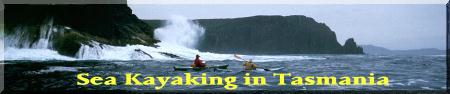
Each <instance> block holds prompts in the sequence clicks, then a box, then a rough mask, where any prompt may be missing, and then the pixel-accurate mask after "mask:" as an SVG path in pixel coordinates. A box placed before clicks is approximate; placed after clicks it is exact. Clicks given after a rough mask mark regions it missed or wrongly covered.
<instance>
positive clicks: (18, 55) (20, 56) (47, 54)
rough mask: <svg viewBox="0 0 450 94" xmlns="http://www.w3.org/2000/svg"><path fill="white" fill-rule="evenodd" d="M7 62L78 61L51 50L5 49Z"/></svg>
mask: <svg viewBox="0 0 450 94" xmlns="http://www.w3.org/2000/svg"><path fill="white" fill-rule="evenodd" d="M4 56H5V60H76V59H75V58H71V57H67V56H63V55H60V54H58V52H56V51H54V50H50V49H19V48H11V47H6V48H5V54H4Z"/></svg>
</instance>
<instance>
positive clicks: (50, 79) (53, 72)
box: [4, 55, 447, 90]
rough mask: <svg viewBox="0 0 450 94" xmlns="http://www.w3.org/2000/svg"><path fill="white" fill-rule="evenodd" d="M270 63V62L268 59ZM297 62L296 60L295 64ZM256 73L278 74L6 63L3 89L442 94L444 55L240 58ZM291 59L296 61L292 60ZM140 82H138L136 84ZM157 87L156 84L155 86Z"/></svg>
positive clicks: (165, 64)
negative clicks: (366, 79) (171, 81)
mask: <svg viewBox="0 0 450 94" xmlns="http://www.w3.org/2000/svg"><path fill="white" fill-rule="evenodd" d="M271 57H274V58H271ZM299 57H302V59H298V58H299ZM245 58H247V59H248V58H252V59H254V60H255V62H254V63H256V64H257V65H258V66H259V67H262V68H279V67H284V68H283V69H281V70H276V71H243V68H242V64H243V63H242V61H239V60H233V59H224V60H206V62H207V64H208V65H222V64H229V67H228V69H226V70H203V71H174V70H173V67H174V66H188V65H189V64H190V63H192V61H193V60H190V59H186V60H184V59H182V60H122V61H119V60H6V61H4V65H5V70H4V71H5V74H4V77H5V89H7V90H154V87H155V86H127V85H124V82H125V73H140V74H142V75H141V76H172V77H173V76H184V73H186V72H190V73H192V75H194V76H200V75H201V73H207V75H208V76H221V77H226V76H237V82H236V84H238V85H239V87H238V88H237V90H444V89H446V75H447V74H446V71H447V68H446V57H445V55H427V56H406V55H405V56H398V55H397V56H396V55H281V56H280V55H276V56H269V55H266V56H246V57H245ZM293 58H297V59H293ZM78 73H89V74H90V75H91V77H92V76H101V77H103V78H106V77H107V76H114V77H116V78H117V82H118V85H117V86H105V85H99V86H93V85H87V86H77V85H76V82H77V78H76V75H77V74H78ZM245 73H250V75H252V76H265V77H266V79H267V83H268V84H269V85H266V86H246V85H243V80H244V79H243V78H242V77H243V76H244V74H245ZM273 73H292V75H293V76H301V77H306V76H336V77H337V78H338V77H340V76H368V75H369V73H374V74H375V78H377V77H380V76H388V77H389V81H390V82H389V86H290V85H289V82H290V81H291V80H290V79H291V77H287V78H286V82H287V83H288V85H286V86H279V85H277V84H278V82H279V81H278V78H277V77H274V76H273ZM141 79H142V78H141ZM157 83H158V82H157ZM162 90H225V88H224V87H223V86H171V85H166V86H165V87H164V88H163V89H162Z"/></svg>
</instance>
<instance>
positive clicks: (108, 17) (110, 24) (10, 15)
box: [5, 4, 158, 56]
mask: <svg viewBox="0 0 450 94" xmlns="http://www.w3.org/2000/svg"><path fill="white" fill-rule="evenodd" d="M46 19H52V20H53V21H54V22H53V26H58V27H62V29H64V30H63V31H64V32H59V31H58V32H56V33H54V35H52V36H51V40H52V41H53V42H52V43H54V46H53V48H52V49H55V50H57V51H58V52H59V53H60V54H64V55H68V56H74V55H75V53H76V52H77V51H78V48H79V47H80V46H81V44H82V43H88V41H97V42H99V43H102V44H108V45H115V46H123V45H126V44H143V45H154V43H156V42H158V40H155V39H154V38H153V30H154V27H151V26H149V25H148V24H146V23H144V22H143V21H141V20H140V19H138V18H137V17H136V16H135V15H134V14H132V10H131V9H130V8H129V7H128V6H127V5H126V4H87V5H23V4H18V5H16V4H6V5H5V32H6V35H13V36H14V34H17V32H25V33H24V34H22V35H20V37H21V38H22V39H21V41H28V42H31V43H35V42H37V40H39V36H40V33H39V32H40V29H39V28H40V27H41V26H42V24H43V23H44V21H45V20H46ZM18 27H23V28H25V29H24V30H17V28H18ZM86 45H87V44H86ZM21 46H22V47H27V46H31V45H21Z"/></svg>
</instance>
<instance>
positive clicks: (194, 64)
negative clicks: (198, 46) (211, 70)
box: [191, 55, 206, 67]
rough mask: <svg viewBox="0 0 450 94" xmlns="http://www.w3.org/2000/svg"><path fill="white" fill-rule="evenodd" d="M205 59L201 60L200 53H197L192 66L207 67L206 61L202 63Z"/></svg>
mask: <svg viewBox="0 0 450 94" xmlns="http://www.w3.org/2000/svg"><path fill="white" fill-rule="evenodd" d="M202 62H203V61H202V60H200V56H199V55H195V60H194V63H192V64H191V67H206V64H205V63H202Z"/></svg>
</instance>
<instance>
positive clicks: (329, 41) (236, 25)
mask: <svg viewBox="0 0 450 94" xmlns="http://www.w3.org/2000/svg"><path fill="white" fill-rule="evenodd" d="M197 21H198V22H199V23H200V24H201V25H202V26H203V27H204V28H205V29H206V32H205V35H204V38H203V40H202V41H201V43H200V46H199V50H201V51H208V52H218V53H240V54H362V53H363V51H362V48H360V47H358V46H357V45H356V43H355V42H354V40H353V39H348V40H347V41H346V43H345V45H344V46H341V45H340V44H339V43H338V42H337V40H336V34H335V33H334V32H333V31H332V30H330V28H329V27H328V26H326V25H325V24H323V23H318V22H316V21H315V20H314V19H313V18H309V17H305V16H253V17H244V18H234V19H200V20H197Z"/></svg>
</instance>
